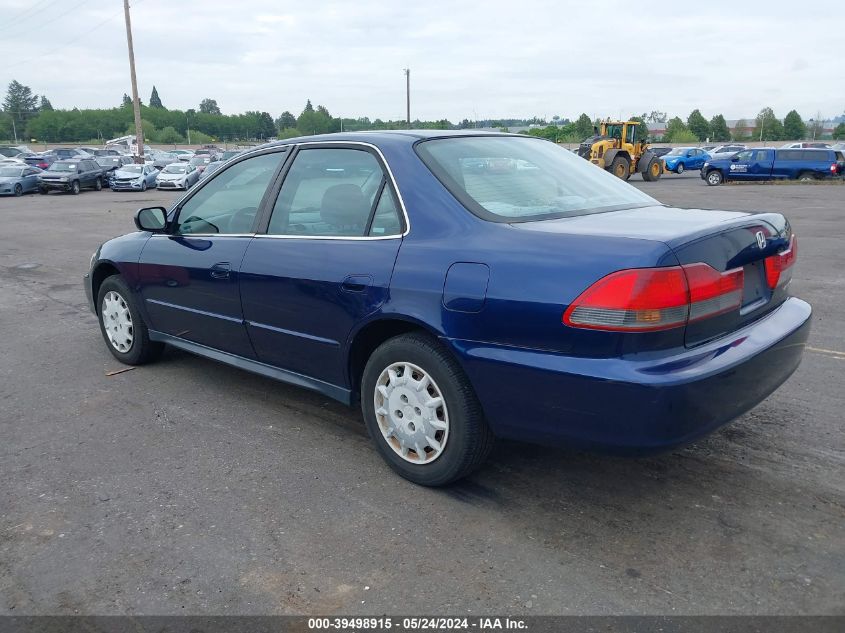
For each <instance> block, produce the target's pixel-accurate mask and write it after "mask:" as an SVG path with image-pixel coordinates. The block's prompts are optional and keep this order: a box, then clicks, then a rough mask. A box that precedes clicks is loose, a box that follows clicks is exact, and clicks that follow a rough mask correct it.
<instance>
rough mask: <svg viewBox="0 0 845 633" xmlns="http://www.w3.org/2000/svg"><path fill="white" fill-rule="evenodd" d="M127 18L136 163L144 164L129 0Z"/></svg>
mask: <svg viewBox="0 0 845 633" xmlns="http://www.w3.org/2000/svg"><path fill="white" fill-rule="evenodd" d="M123 15H124V17H125V18H126V44H127V46H128V47H129V75H130V78H131V79H132V106H133V108H134V110H135V147H136V148H137V149H136V151H135V162H136V163H138V164H143V162H144V131H143V130H142V129H141V101H140V100H139V99H138V80H137V79H136V78H135V50H134V48H133V47H132V22H131V20H130V19H129V0H123Z"/></svg>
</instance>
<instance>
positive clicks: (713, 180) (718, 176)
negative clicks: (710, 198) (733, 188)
mask: <svg viewBox="0 0 845 633" xmlns="http://www.w3.org/2000/svg"><path fill="white" fill-rule="evenodd" d="M705 180H707V184H708V185H710V186H711V187H715V186H717V185H721V184H722V181H723V180H724V177H723V176H722V172H720V171H719V170H718V169H714V170H712V171H708V172H707V176H706V177H705Z"/></svg>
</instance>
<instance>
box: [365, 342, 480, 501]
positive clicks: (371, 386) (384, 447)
mask: <svg viewBox="0 0 845 633" xmlns="http://www.w3.org/2000/svg"><path fill="white" fill-rule="evenodd" d="M393 363H412V364H414V365H416V366H417V367H419V368H420V369H422V370H423V371H425V372H426V373H427V374H428V375H429V376H430V377H431V379H432V380H433V381H434V383H436V385H437V388H438V389H439V390H440V395H441V397H442V398H443V402H444V404H445V406H446V409H447V410H448V424H449V426H448V437H447V439H446V442H445V444H444V445H443V449H442V453H440V455H439V456H437V457H436V458H434V459H432V461H430V462H428V463H425V464H415V463H411V462H410V461H407V460H406V459H404V458H403V457H402V456H400V455H399V453H397V452H396V450H394V448H393V447H392V446H391V445H390V444H388V440H387V439H385V435H384V434H383V433H382V430H381V426H380V424H379V421H378V419H377V416H376V409H375V397H376V396H375V394H376V388H377V385H378V380H379V377H380V376H381V374H382V372H384V371H385V370H386V369H387V368H388V367H390V365H392V364H393ZM405 401H406V402H407V400H405ZM361 410H362V411H363V414H364V421H365V423H366V425H367V430H368V431H369V433H370V437H371V438H372V440H373V442H374V443H375V445H376V449H377V450H378V452H379V453H380V454H381V456H382V458H384V460H385V461H386V462H387V463H388V464H389V465H390V467H391V468H392V469H393V470H395V471H396V472H397V473H398V474H399V475H401V476H402V477H404V478H405V479H408V480H409V481H412V482H414V483H417V484H420V485H423V486H444V485H446V484H449V483H452V482H454V481H457V480H458V479H461V478H463V477H466V476H467V475H468V474H470V473H471V472H472V471H473V470H475V469H476V468H478V467H479V466H480V465H481V464H482V463H483V462H484V460H485V459H486V458H487V456H488V455H489V454H490V451H491V450H492V448H493V441H494V436H493V433H492V432H491V431H490V429H489V427H488V426H487V422H486V421H485V420H484V413H483V412H482V409H481V404H480V403H479V401H478V398H477V397H476V395H475V392H474V391H473V389H472V386H471V385H470V383H469V380H468V379H467V377H466V375H465V374H464V372H463V370H462V369H461V367H460V365H458V363H457V361H456V360H455V359H454V358H453V357H452V356H451V355H450V354H449V353H448V351H447V350H446V349H444V348H443V347H442V346H441V345H440V343H438V342H437V341H436V340H435V339H434V338H432V337H431V336H428V335H426V334H421V333H420V334H403V335H401V336H397V337H395V338H392V339H390V340H388V341H386V342H385V343H383V344H382V345H380V346H379V347H378V348H377V349H376V350H375V352H373V354H372V355H371V356H370V358H369V360H368V361H367V365H366V367H365V368H364V373H363V376H362V378H361ZM413 452H414V454H415V455H416V451H413ZM424 452H427V450H426V449H424Z"/></svg>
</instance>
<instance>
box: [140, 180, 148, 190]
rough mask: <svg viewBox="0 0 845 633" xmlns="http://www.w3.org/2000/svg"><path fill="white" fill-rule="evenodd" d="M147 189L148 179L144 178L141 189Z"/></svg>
mask: <svg viewBox="0 0 845 633" xmlns="http://www.w3.org/2000/svg"><path fill="white" fill-rule="evenodd" d="M146 190H147V181H146V180H142V181H141V191H146Z"/></svg>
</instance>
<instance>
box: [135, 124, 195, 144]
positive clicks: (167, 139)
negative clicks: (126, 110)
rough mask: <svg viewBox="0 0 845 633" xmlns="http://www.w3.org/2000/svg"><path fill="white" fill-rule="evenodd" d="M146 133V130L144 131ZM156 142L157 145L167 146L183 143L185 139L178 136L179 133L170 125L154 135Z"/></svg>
mask: <svg viewBox="0 0 845 633" xmlns="http://www.w3.org/2000/svg"><path fill="white" fill-rule="evenodd" d="M144 132H145V133H146V129H145V130H144ZM155 140H156V141H158V142H159V143H167V144H168V145H169V144H176V143H184V142H185V137H184V136H182V135H181V134H179V132H178V131H177V130H176V128H174V127H173V126H172V125H168V126H167V127H166V128H164V129H163V130H160V131H159V132H158V134H157V135H156V139H155Z"/></svg>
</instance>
